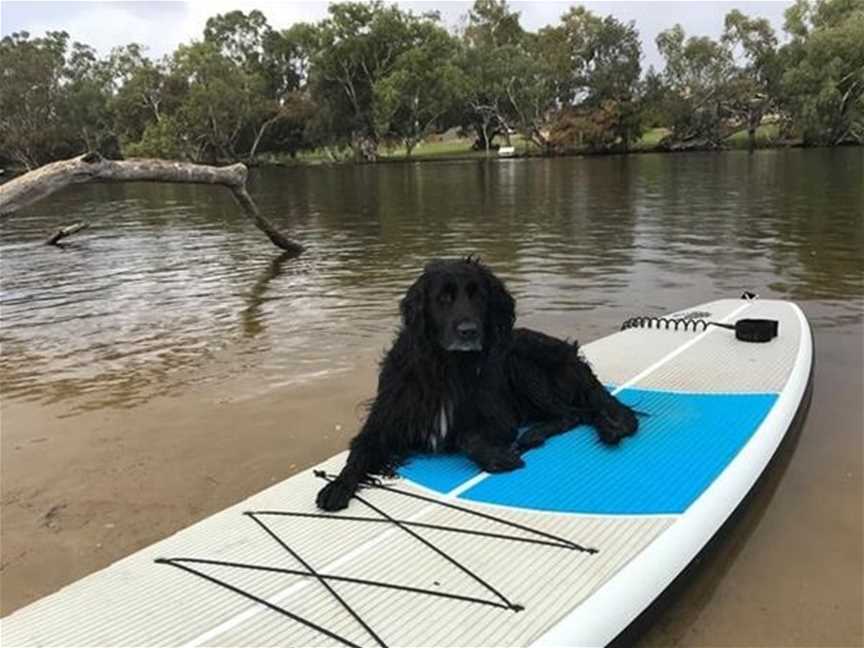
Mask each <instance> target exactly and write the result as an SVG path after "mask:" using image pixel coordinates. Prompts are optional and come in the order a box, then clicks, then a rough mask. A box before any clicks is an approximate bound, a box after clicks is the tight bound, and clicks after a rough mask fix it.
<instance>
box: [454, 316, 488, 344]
mask: <svg viewBox="0 0 864 648" xmlns="http://www.w3.org/2000/svg"><path fill="white" fill-rule="evenodd" d="M482 349H483V341H482V340H481V339H480V327H479V326H478V325H477V324H476V323H475V322H472V321H470V320H463V321H462V322H459V323H458V324H457V325H456V339H455V340H453V341H452V342H451V343H450V344H449V345H448V347H447V350H448V351H481V350H482Z"/></svg>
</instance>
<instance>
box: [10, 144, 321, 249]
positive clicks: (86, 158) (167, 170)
mask: <svg viewBox="0 0 864 648" xmlns="http://www.w3.org/2000/svg"><path fill="white" fill-rule="evenodd" d="M246 175H247V169H246V166H245V165H243V164H232V165H230V166H225V167H214V166H207V165H203V164H191V163H188V162H169V161H166V160H122V161H118V160H106V159H105V158H103V157H102V156H101V155H99V154H98V153H88V154H86V155H81V156H79V157H75V158H72V159H69V160H60V161H59V162H52V163H51V164H46V165H45V166H42V167H39V168H38V169H34V170H33V171H30V172H29V173H25V174H24V175H22V176H19V177H17V178H15V179H14V180H10V181H9V182H7V183H5V184H3V185H0V216H5V215H9V214H12V213H14V212H16V211H18V210H19V209H21V208H23V207H26V206H27V205H31V204H33V203H34V202H36V201H38V200H41V199H42V198H45V197H46V196H50V195H51V194H53V193H55V192H56V191H59V190H60V189H63V188H64V187H67V186H69V185H71V184H78V183H82V182H180V183H195V184H217V185H223V186H225V187H228V188H229V189H230V190H231V193H232V194H233V195H234V198H235V199H236V200H237V202H238V203H239V204H240V207H241V208H242V209H243V212H244V213H245V214H246V216H248V217H249V218H250V219H252V221H253V222H254V223H255V226H256V227H258V229H260V230H261V231H262V232H264V233H265V234H266V235H267V238H269V239H270V241H271V242H272V243H273V244H274V245H276V246H277V247H279V248H282V249H283V250H286V251H288V252H291V253H293V254H300V253H301V252H302V251H303V249H304V248H303V246H302V245H300V244H299V243H297V242H295V241H292V240H291V239H289V238H287V237H285V236H284V235H283V234H282V233H281V232H279V231H278V230H277V229H276V228H275V227H273V225H272V223H270V221H268V220H267V219H266V218H265V217H264V216H262V215H261V213H260V212H259V211H258V207H257V205H255V202H254V201H253V200H252V198H251V196H250V195H249V194H248V193H247V191H246ZM55 234H56V233H55ZM67 236H68V234H67ZM61 238H62V237H61ZM57 240H59V239H57ZM55 242H56V241H55Z"/></svg>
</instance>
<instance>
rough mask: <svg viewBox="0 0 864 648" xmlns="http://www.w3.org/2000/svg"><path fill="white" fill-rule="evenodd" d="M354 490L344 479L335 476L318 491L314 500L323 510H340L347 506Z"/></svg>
mask: <svg viewBox="0 0 864 648" xmlns="http://www.w3.org/2000/svg"><path fill="white" fill-rule="evenodd" d="M354 490H355V488H352V487H351V485H350V484H348V483H346V482H345V480H343V479H338V478H337V479H334V480H333V481H331V482H330V483H329V484H327V485H326V486H325V487H324V488H322V489H321V490H320V491H318V497H317V498H316V499H315V502H316V504H318V508H320V509H324V510H325V511H340V510H342V509H344V508H346V507H347V506H348V502H350V501H351V496H352V495H354Z"/></svg>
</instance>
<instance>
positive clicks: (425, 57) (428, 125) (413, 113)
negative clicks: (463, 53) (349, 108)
mask: <svg viewBox="0 0 864 648" xmlns="http://www.w3.org/2000/svg"><path fill="white" fill-rule="evenodd" d="M417 35H418V40H419V42H418V44H417V45H416V46H414V47H413V48H411V49H408V50H406V51H404V52H402V54H400V55H399V56H398V57H397V58H396V60H395V61H394V63H393V67H392V68H391V69H390V71H389V72H388V73H387V74H386V75H385V76H383V77H382V78H380V79H378V80H377V81H376V82H375V84H374V85H373V114H374V118H375V132H376V133H378V134H383V135H394V136H396V137H398V138H399V139H401V140H402V141H403V142H404V143H405V147H406V150H407V154H408V155H409V156H410V155H411V151H412V149H413V148H414V147H415V146H416V145H417V143H418V142H419V141H420V140H421V139H423V138H424V137H426V136H427V135H428V134H429V133H431V132H432V130H433V128H434V127H435V125H436V122H438V121H439V120H441V118H442V117H443V116H444V115H445V114H446V113H447V112H448V111H450V110H451V109H452V107H453V106H454V105H455V104H457V103H458V102H460V101H461V100H462V96H463V95H464V93H465V87H466V84H467V79H466V78H465V76H464V74H463V72H462V70H461V69H460V68H459V67H458V65H457V57H458V50H459V43H458V41H456V40H455V39H454V38H452V37H451V36H450V35H449V34H447V32H446V31H444V30H443V29H442V28H440V27H439V26H438V25H437V24H435V23H434V21H431V20H430V21H426V22H423V23H421V24H420V25H419V26H418V34H417Z"/></svg>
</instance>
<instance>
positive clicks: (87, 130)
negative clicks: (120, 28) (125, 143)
mask: <svg viewBox="0 0 864 648" xmlns="http://www.w3.org/2000/svg"><path fill="white" fill-rule="evenodd" d="M111 95H112V70H111V67H110V65H109V63H108V62H107V61H101V60H99V59H98V57H97V56H96V50H94V49H93V48H92V47H90V46H89V45H83V44H82V43H77V42H76V43H73V44H72V50H71V52H70V53H69V55H68V60H67V64H66V67H65V69H64V85H63V94H62V101H60V102H59V105H58V106H57V108H58V112H59V119H60V121H61V122H62V124H63V127H64V129H65V130H66V132H67V133H70V134H73V136H74V139H75V142H76V143H77V144H78V146H80V147H81V148H82V149H83V150H85V151H102V152H104V153H106V154H108V155H111V156H113V157H116V156H117V155H119V153H120V145H119V142H118V140H117V135H116V133H115V132H114V115H113V112H112V110H111Z"/></svg>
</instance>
